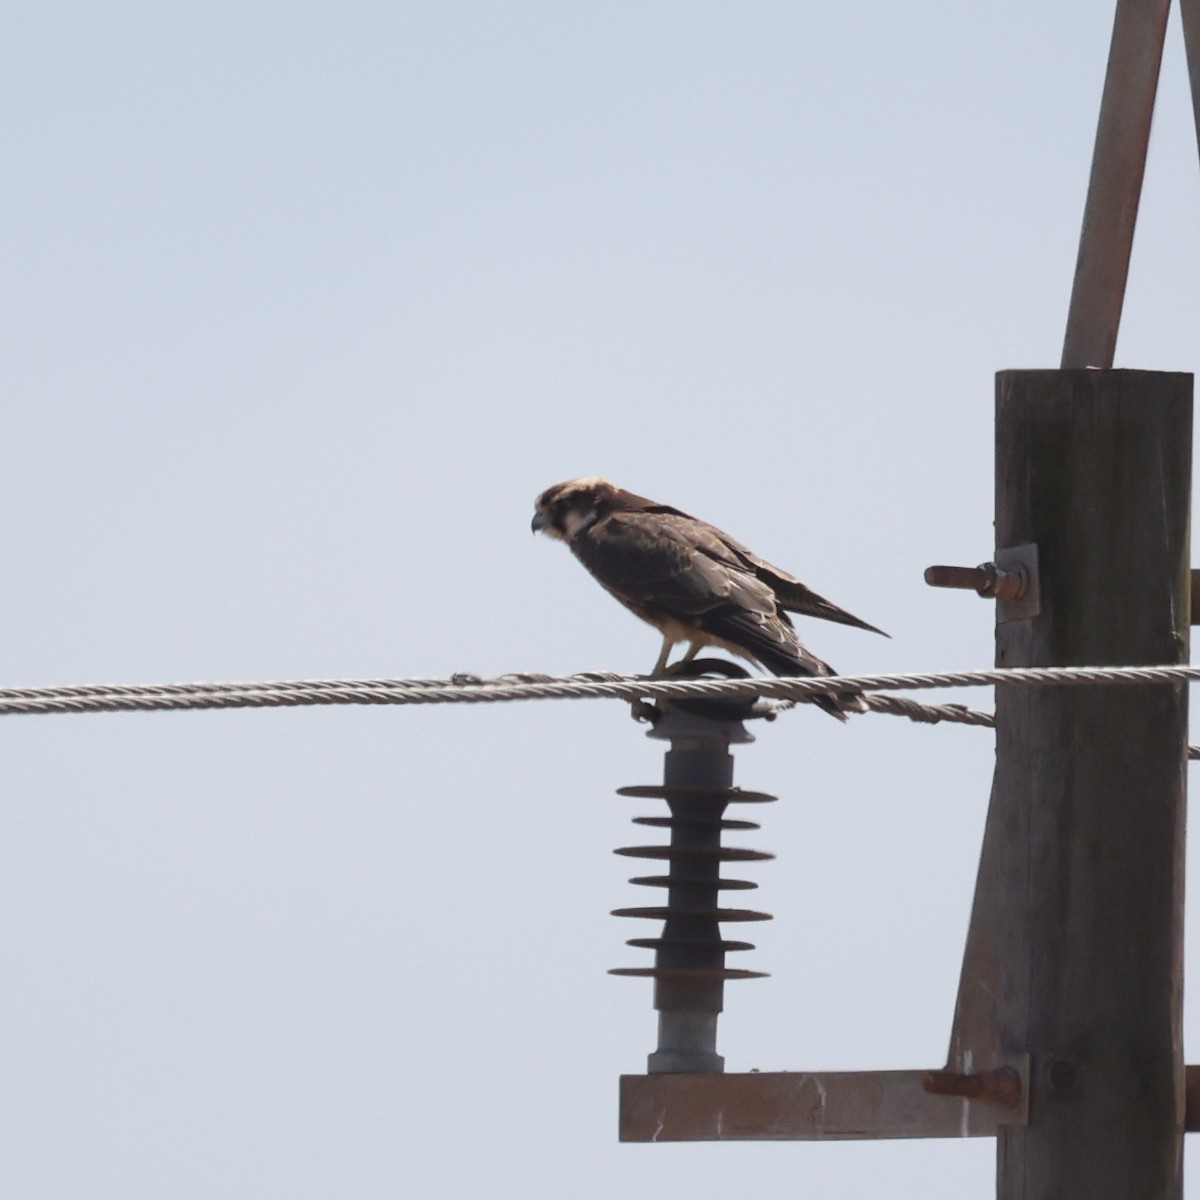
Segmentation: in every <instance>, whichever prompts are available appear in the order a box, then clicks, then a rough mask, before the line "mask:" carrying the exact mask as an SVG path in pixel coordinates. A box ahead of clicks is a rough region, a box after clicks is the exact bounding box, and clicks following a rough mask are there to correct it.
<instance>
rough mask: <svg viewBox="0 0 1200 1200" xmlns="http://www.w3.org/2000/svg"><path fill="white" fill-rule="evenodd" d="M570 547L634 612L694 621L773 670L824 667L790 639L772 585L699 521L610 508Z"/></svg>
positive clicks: (804, 671) (821, 670)
mask: <svg viewBox="0 0 1200 1200" xmlns="http://www.w3.org/2000/svg"><path fill="white" fill-rule="evenodd" d="M572 549H574V550H575V553H576V554H577V555H578V557H579V559H580V561H582V562H583V564H584V566H586V567H587V568H588V570H590V571H591V572H592V574H593V575H594V576H595V577H596V578H597V579H598V580H599V581H600V582H601V583H602V584H604V586H605V587H606V588H608V589H609V591H611V592H612V593H613V595H615V596H616V597H617V598H618V599H619V600H621V601H622V602H623V603H625V604H626V605H628V606H629V607H630V608H632V609H633V610H634V611H635V612H640V613H641V614H643V615H646V616H650V617H654V616H659V617H663V616H667V617H673V618H675V619H676V620H681V621H684V622H686V623H688V624H691V625H695V626H696V627H697V628H698V629H702V630H703V631H704V632H706V633H710V634H712V635H713V636H715V637H718V638H720V639H721V640H722V641H727V642H731V643H732V644H733V645H735V646H741V647H743V648H744V649H745V650H746V652H747V653H748V654H749V655H750V656H751V657H752V658H754V659H756V660H758V661H759V662H761V663H762V664H763V665H764V666H766V667H768V668H769V669H770V670H772V671H774V672H776V673H777V674H795V675H826V674H830V673H831V670H830V668H829V666H828V665H827V664H826V663H824V662H822V661H821V660H820V659H819V658H817V657H816V655H813V654H810V653H809V652H808V651H807V650H806V649H805V648H804V647H803V646H801V645H800V643H799V642H798V641H797V640H796V634H795V632H794V631H793V629H792V623H791V621H789V620H788V618H787V615H786V614H785V613H783V612H782V611H781V610H780V607H779V603H778V601H777V599H776V596H775V593H774V591H773V590H772V588H771V587H770V586H769V585H768V584H767V583H765V582H764V581H763V580H761V579H759V578H758V577H757V575H756V574H755V573H754V572H753V571H751V570H748V569H747V568H746V566H745V565H744V564H743V563H742V562H741V560H740V558H739V557H738V556H737V555H736V554H734V553H733V552H731V550H730V549H729V547H728V546H727V545H726V543H725V541H724V539H723V537H722V536H721V534H720V531H719V530H716V529H714V528H713V527H712V526H711V525H706V524H705V523H704V522H703V521H697V520H695V519H693V518H691V517H687V516H685V515H684V514H682V513H675V512H662V511H658V512H653V513H647V512H632V513H614V514H613V515H612V516H610V517H608V518H606V519H605V520H603V521H599V522H597V524H596V525H595V526H593V527H592V528H591V529H590V530H588V531H587V533H586V534H585V535H582V536H580V537H578V538H576V539H575V542H574V543H573V544H572Z"/></svg>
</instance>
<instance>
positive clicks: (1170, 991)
mask: <svg viewBox="0 0 1200 1200" xmlns="http://www.w3.org/2000/svg"><path fill="white" fill-rule="evenodd" d="M996 392H997V395H996V466H997V475H996V480H997V483H996V544H997V546H999V547H1012V546H1018V545H1022V544H1028V543H1034V544H1036V545H1037V548H1038V560H1039V563H1040V570H1039V578H1038V585H1039V592H1040V609H1041V611H1040V613H1038V614H1037V615H1034V616H1032V617H1028V618H1025V619H1020V620H1005V615H1004V612H1003V609H1001V611H1000V622H999V624H998V628H997V659H996V661H997V665H999V666H1004V667H1027V666H1084V665H1087V666H1098V665H1105V666H1108V665H1113V666H1117V665H1135V664H1141V665H1155V666H1157V665H1174V664H1179V663H1186V662H1187V656H1188V626H1189V573H1188V567H1189V541H1188V531H1189V519H1188V518H1189V510H1190V496H1191V478H1190V476H1191V470H1190V463H1191V444H1192V434H1191V376H1190V375H1183V374H1168V373H1163V372H1153V371H1089V370H1071V371H1005V372H1002V373H1001V374H1000V375H999V376H998V377H997V389H996ZM996 734H997V750H996V755H997V768H996V784H995V792H994V796H993V805H994V810H993V816H994V818H995V819H996V821H997V822H998V827H999V829H1001V830H1002V831H1003V833H1002V839H1003V841H1002V848H1001V851H1000V856H999V882H1000V887H999V896H998V897H995V898H996V899H998V900H999V901H1000V904H999V906H998V911H996V912H994V913H993V914H992V919H993V921H994V922H995V925H994V928H995V929H996V932H997V945H996V950H997V959H998V965H999V979H998V983H999V995H998V998H997V999H998V1003H997V1009H996V1016H997V1024H998V1028H997V1035H998V1040H999V1048H1000V1050H1001V1052H1010V1053H1011V1052H1016V1051H1022V1052H1028V1053H1029V1054H1030V1056H1031V1069H1030V1079H1029V1084H1028V1086H1029V1092H1030V1095H1029V1124H1028V1125H1027V1126H1023V1127H1019V1126H1009V1127H1002V1128H1001V1129H1000V1131H999V1134H998V1138H999V1141H998V1190H997V1195H998V1197H999V1200H1047V1198H1050V1197H1053V1198H1054V1200H1110V1198H1111V1200H1118V1198H1120V1200H1129V1198H1130V1197H1137V1198H1138V1200H1171V1198H1173V1197H1178V1196H1179V1195H1180V1186H1181V1151H1182V1145H1183V1125H1184V1066H1183V1051H1182V1035H1181V1020H1180V1002H1181V992H1182V978H1183V965H1182V951H1183V941H1182V934H1183V867H1184V864H1183V857H1184V837H1183V834H1184V797H1185V794H1186V793H1185V778H1184V775H1185V770H1186V765H1187V764H1186V754H1187V691H1186V688H1185V687H1184V685H1182V684H1162V685H1157V684H1156V685H1151V686H1142V687H1002V688H998V689H997V698H996Z"/></svg>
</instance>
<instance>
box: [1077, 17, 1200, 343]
mask: <svg viewBox="0 0 1200 1200" xmlns="http://www.w3.org/2000/svg"><path fill="white" fill-rule="evenodd" d="M1169 11H1170V0H1117V12H1116V19H1115V21H1114V23H1113V36H1112V44H1111V47H1110V49H1109V56H1108V71H1107V74H1106V76H1105V80H1104V94H1103V98H1102V99H1101V102H1100V121H1099V125H1098V127H1097V130H1096V145H1095V150H1094V152H1093V156H1092V174H1091V179H1090V180H1089V182H1088V193H1087V202H1086V204H1085V206H1084V213H1083V228H1082V231H1081V233H1080V237H1079V257H1078V259H1077V261H1076V264H1075V282H1074V285H1073V287H1072V290H1071V305H1070V308H1069V310H1068V314H1067V332H1066V337H1065V339H1064V341H1063V354H1062V365H1063V366H1064V367H1111V366H1112V364H1113V355H1114V353H1115V351H1116V345H1117V331H1118V329H1119V328H1120V324H1121V307H1122V305H1123V304H1124V301H1125V282H1126V279H1127V277H1128V274H1129V255H1130V251H1131V249H1132V247H1133V230H1134V226H1135V225H1136V223H1137V210H1138V201H1139V199H1140V197H1141V192H1142V176H1143V174H1144V173H1145V169H1146V147H1147V144H1148V143H1149V140H1150V122H1151V119H1152V117H1153V115H1154V97H1155V93H1156V92H1157V90H1158V69H1159V64H1160V62H1161V61H1162V49H1163V40H1164V38H1165V36H1166V28H1167V16H1168V13H1169ZM1194 78H1195V76H1194V75H1193V79H1194Z"/></svg>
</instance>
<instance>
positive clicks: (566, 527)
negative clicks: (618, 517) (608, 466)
mask: <svg viewBox="0 0 1200 1200" xmlns="http://www.w3.org/2000/svg"><path fill="white" fill-rule="evenodd" d="M626 494H627V493H625V492H622V491H621V489H620V488H618V487H614V486H613V484H611V483H609V482H608V480H607V479H601V478H600V477H599V476H598V475H591V476H589V477H588V478H586V479H568V480H567V482H566V483H556V484H555V485H554V486H553V487H550V488H547V489H546V490H545V491H544V492H543V493H542V494H541V495H540V496H539V497H538V498H537V500H536V501H535V502H534V514H533V524H532V529H533V532H534V533H544V534H546V535H547V536H549V537H552V538H558V539H559V540H560V541H564V542H569V541H570V540H571V539H572V538H573V537H574V536H575V535H576V534H577V533H579V532H580V530H583V529H590V528H591V527H592V526H593V525H594V524H595V523H596V522H597V521H598V520H600V518H601V517H604V516H607V515H608V514H609V513H610V512H613V511H614V510H615V509H618V508H621V507H622V503H621V501H622V498H623V497H624V496H625V495H626Z"/></svg>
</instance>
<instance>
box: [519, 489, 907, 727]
mask: <svg viewBox="0 0 1200 1200" xmlns="http://www.w3.org/2000/svg"><path fill="white" fill-rule="evenodd" d="M533 531H534V532H535V533H538V532H542V533H545V534H548V535H549V536H550V537H552V538H558V539H559V540H561V541H564V542H566V543H567V545H568V546H570V547H571V551H572V553H574V555H575V557H576V558H578V559H579V561H580V562H581V563H583V565H584V566H585V567H587V569H588V570H589V571H590V572H591V573H592V575H593V576H594V577H595V579H596V580H597V582H599V583H600V584H601V586H603V587H604V588H605V589H606V590H607V591H608V592H610V593H611V594H612V595H613V596H615V597H616V598H617V599H618V600H619V601H620V602H621V603H622V604H624V605H625V607H626V608H628V609H631V610H632V611H633V612H634V613H636V614H637V615H638V616H639V617H641V618H642V620H643V621H648V622H649V623H650V624H651V625H653V626H655V627H656V628H657V629H658V630H659V632H660V633H661V634H662V635H663V647H662V653H661V654H660V655H659V656H658V662H657V663H656V664H655V666H654V670H653V672H652V675H654V676H658V675H661V674H662V673H663V671H664V670H665V669H666V665H667V659H668V657H669V656H670V653H671V650H672V648H673V647H674V646H675V645H677V644H678V643H680V642H690V643H691V648H690V649H689V650H688V652H687V654H686V656H685V658H684V659H683V660H682V661H684V662H687V661H689V660H690V659H692V658H694V657H695V656H696V654H697V652H698V651H699V650H700V649H701V648H703V647H704V646H720V647H722V648H723V649H725V650H728V651H730V652H731V653H733V654H736V655H738V656H739V657H741V658H746V659H749V660H750V661H751V662H754V663H757V664H758V665H759V666H762V667H765V668H766V669H767V670H769V671H772V672H774V674H776V675H833V674H835V673H836V672H835V671H834V670H833V668H832V667H831V666H829V664H828V663H825V662H822V661H821V659H819V658H817V656H816V655H815V654H812V653H810V652H809V651H808V650H806V649H805V648H804V647H803V646H802V645H801V644H800V642H799V640H798V639H797V637H796V631H795V629H794V628H793V626H792V622H791V618H790V617H789V616H788V613H789V612H793V613H801V614H803V615H804V616H809V617H820V618H822V619H823V620H826V621H836V622H837V623H838V624H840V625H854V626H856V627H857V628H859V629H869V630H870V631H871V632H872V633H883V630H882V629H876V628H875V626H874V625H868V624H867V622H866V621H862V620H860V619H859V618H858V617H855V616H852V615H851V614H850V613H848V612H846V611H845V610H844V609H841V608H838V606H837V605H836V604H831V603H830V602H829V601H828V600H826V599H825V598H824V597H823V596H818V595H817V593H816V592H814V591H811V590H810V589H809V588H807V587H805V586H804V584H802V583H801V582H800V581H799V580H798V579H795V578H793V577H792V576H791V575H789V574H788V573H787V572H786V571H781V570H780V569H779V568H778V567H773V566H772V565H771V564H770V563H769V562H767V561H766V560H765V559H762V558H759V557H758V555H756V554H754V553H752V552H751V551H750V550H748V549H747V548H746V547H745V546H743V545H742V544H741V543H740V542H736V541H734V539H733V538H731V537H730V536H729V535H728V534H727V533H722V532H721V530H719V529H717V528H715V527H714V526H712V525H709V524H707V523H706V522H704V521H700V520H697V518H695V517H690V516H688V514H687V513H685V512H680V511H679V509H677V508H671V507H670V506H669V505H666V504H658V503H656V502H655V501H653V500H647V499H646V498H645V497H644V496H635V495H634V494H633V493H632V492H627V491H624V490H623V489H621V488H619V487H616V486H614V485H613V484H611V483H609V482H608V481H607V480H605V479H600V478H595V477H593V478H588V479H571V480H568V481H567V482H566V483H559V484H555V485H554V487H552V488H547V489H546V491H544V492H543V493H542V494H541V495H540V496H539V497H538V498H537V502H536V511H535V512H534V516H533ZM886 636H887V634H884V637H886ZM813 702H814V703H815V704H817V705H819V706H820V707H821V708H823V709H824V710H825V711H826V712H829V713H832V714H833V715H834V716H835V717H837V718H838V719H839V720H843V721H844V720H845V719H846V718H845V714H846V713H847V712H862V711H864V710H865V709H866V704H865V702H864V701H863V698H862V696H861V695H860V694H859V693H857V692H843V693H839V694H838V695H836V696H834V695H824V696H814V697H813Z"/></svg>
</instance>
